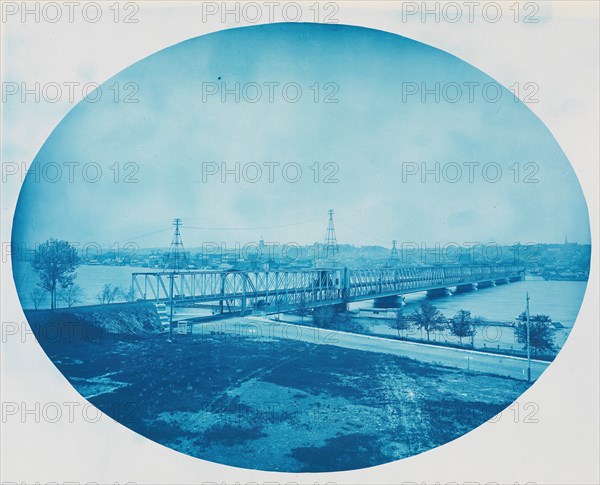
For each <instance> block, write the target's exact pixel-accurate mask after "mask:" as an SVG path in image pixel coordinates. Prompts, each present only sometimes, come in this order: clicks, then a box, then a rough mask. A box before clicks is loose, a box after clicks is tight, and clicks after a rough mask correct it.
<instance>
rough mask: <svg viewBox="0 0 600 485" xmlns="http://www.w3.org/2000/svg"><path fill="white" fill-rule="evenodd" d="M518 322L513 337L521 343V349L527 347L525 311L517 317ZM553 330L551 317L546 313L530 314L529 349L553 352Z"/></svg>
mask: <svg viewBox="0 0 600 485" xmlns="http://www.w3.org/2000/svg"><path fill="white" fill-rule="evenodd" d="M517 320H518V323H517V325H516V326H515V337H516V338H517V342H519V343H520V344H523V349H527V316H526V314H525V312H523V313H521V314H520V315H519V316H518V317H517ZM554 332H555V329H554V327H553V326H552V319H551V318H550V316H548V315H531V316H530V317H529V343H530V345H531V350H533V351H534V352H536V353H538V352H540V351H543V350H546V351H549V352H555V351H556V348H555V346H554Z"/></svg>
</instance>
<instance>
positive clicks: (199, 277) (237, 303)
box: [132, 265, 525, 314]
mask: <svg viewBox="0 0 600 485" xmlns="http://www.w3.org/2000/svg"><path fill="white" fill-rule="evenodd" d="M524 271H525V268H524V267H522V266H514V265H513V266H510V265H491V266H421V267H396V268H375V269H349V268H345V267H344V268H324V269H303V270H288V269H286V270H273V271H236V270H224V271H218V270H190V271H179V272H168V271H163V272H141V273H133V275H132V287H133V290H134V295H135V298H136V299H137V300H150V301H156V302H167V301H170V299H171V293H170V288H171V278H172V279H173V282H172V286H173V295H172V296H173V302H174V303H175V304H176V305H181V306H184V305H202V304H206V305H209V306H211V308H213V309H214V310H215V311H216V312H218V313H233V312H237V313H242V314H245V313H246V312H247V311H248V310H250V309H252V310H259V311H264V312H266V313H277V312H281V311H288V310H299V309H301V308H305V309H308V308H315V307H319V306H328V305H336V304H340V303H348V302H353V301H361V300H368V299H372V298H381V297H387V296H394V295H402V294H406V293H415V292H419V291H429V290H435V289H443V288H449V287H464V286H468V285H475V284H483V283H488V284H493V283H494V282H496V281H498V282H508V281H514V280H516V279H522V278H523V274H524Z"/></svg>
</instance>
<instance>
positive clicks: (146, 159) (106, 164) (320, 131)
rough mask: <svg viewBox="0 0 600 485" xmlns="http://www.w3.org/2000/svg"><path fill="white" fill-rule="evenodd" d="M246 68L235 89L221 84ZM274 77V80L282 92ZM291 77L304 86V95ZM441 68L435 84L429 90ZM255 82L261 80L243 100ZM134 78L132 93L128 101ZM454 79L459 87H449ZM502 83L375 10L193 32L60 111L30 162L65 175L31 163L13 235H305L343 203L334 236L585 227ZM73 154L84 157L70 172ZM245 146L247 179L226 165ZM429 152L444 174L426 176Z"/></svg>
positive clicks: (200, 238)
mask: <svg viewBox="0 0 600 485" xmlns="http://www.w3.org/2000/svg"><path fill="white" fill-rule="evenodd" d="M127 83H132V84H129V85H128V84H127ZM236 83H239V86H240V94H241V97H240V100H239V102H236V99H235V96H234V95H233V94H229V95H227V96H226V97H225V99H224V102H223V98H222V96H221V95H222V92H223V90H224V89H229V90H234V91H235V86H236ZM269 83H278V84H270V85H271V86H273V98H272V102H271V100H270V99H269V91H268V86H269ZM287 83H296V84H295V86H300V88H301V90H302V93H301V95H299V100H298V101H297V102H290V99H291V98H294V97H296V96H297V93H298V92H297V91H296V89H295V88H294V87H293V86H291V87H290V88H288V91H286V92H285V93H284V92H283V90H282V86H284V85H286V84H287ZM315 83H318V84H315ZM328 83H329V84H328ZM436 83H439V86H440V87H439V88H438V89H437V91H438V92H439V93H440V100H439V102H437V100H436V99H435V95H434V94H430V95H428V96H427V97H426V98H425V102H423V99H422V97H421V96H420V92H421V91H422V90H423V89H424V88H426V89H433V90H434V91H436ZM451 83H453V84H451ZM465 83H472V84H470V85H471V86H474V87H473V93H474V94H473V97H472V98H470V96H469V91H468V86H469V84H465ZM489 83H491V86H490V88H489V89H488V91H487V92H486V93H487V98H486V97H485V96H484V95H483V92H482V89H483V86H485V85H488V84H489ZM257 85H258V86H259V87H260V89H261V92H262V93H261V94H262V96H261V97H260V99H258V100H257V101H256V102H250V101H248V100H249V99H251V98H254V97H255V96H256V94H257V90H256V86H257ZM111 86H112V87H113V89H111ZM114 86H118V87H119V100H118V102H115V98H114V95H115V89H114ZM127 86H129V87H127ZM133 86H135V87H137V92H135V94H133V95H132V98H131V99H135V100H138V102H137V103H125V102H123V100H124V98H123V96H124V95H126V94H130V93H132V92H133ZM455 86H459V88H460V89H461V96H460V97H459V99H458V101H456V102H450V101H449V100H454V99H455V98H456V97H457V96H458V91H456V89H455ZM497 87H498V84H496V83H495V82H494V80H493V79H491V78H490V77H488V76H487V75H485V74H484V73H482V72H481V71H479V70H478V69H476V68H474V67H472V66H471V65H469V64H467V63H465V62H463V61H461V60H460V59H458V58H456V57H454V56H452V55H450V54H448V53H446V52H443V51H441V50H438V49H435V48H433V47H429V46H427V45H425V44H422V43H419V42H416V41H413V40H410V39H407V38H404V37H401V36H398V35H393V34H389V33H384V32H381V31H376V30H371V29H365V28H358V27H349V26H342V25H321V24H290V23H288V24H271V25H262V26H256V27H244V28H238V29H232V30H226V31H221V32H217V33H214V34H210V35H205V36H202V37H197V38H194V39H190V40H188V41H185V42H181V43H179V44H176V45H175V46H172V47H169V48H167V49H164V50H161V51H159V52H157V53H156V54H153V55H151V56H149V57H147V58H145V59H143V60H141V61H139V62H137V63H135V64H133V65H132V66H131V67H129V68H127V69H125V70H124V71H122V72H121V73H119V74H117V75H116V76H115V77H113V78H112V79H110V80H108V81H107V82H106V83H105V84H104V85H103V89H102V95H101V98H100V100H99V101H98V102H94V103H92V102H89V101H85V100H84V101H82V102H81V103H79V104H78V105H77V106H76V107H75V108H74V109H73V110H72V111H71V112H70V113H69V114H68V115H67V116H66V117H65V118H64V119H63V121H62V122H61V123H60V124H59V125H58V126H57V127H56V128H55V129H54V131H53V132H52V134H51V135H50V136H49V138H48V139H47V141H46V143H45V144H44V145H43V146H42V148H41V150H40V151H39V153H38V155H37V156H36V158H35V160H34V162H33V165H34V166H37V167H38V169H39V170H40V173H44V166H45V165H46V164H58V165H60V166H61V167H62V170H63V176H62V177H60V180H58V181H57V182H55V183H53V182H52V181H51V180H50V179H51V177H52V174H53V173H54V172H53V171H52V170H51V169H50V168H49V169H48V170H49V171H48V172H47V173H48V174H49V177H47V179H46V180H44V177H43V176H42V177H41V178H38V179H37V180H36V177H35V174H30V175H29V176H28V178H27V179H26V181H25V184H24V185H23V188H22V190H21V194H20V196H19V201H18V205H17V209H16V213H15V224H14V227H13V231H14V232H13V241H14V242H20V241H25V242H27V244H28V245H33V244H35V243H36V242H41V241H43V240H45V239H47V238H48V237H55V238H60V239H67V240H69V241H76V242H79V243H80V244H86V243H90V242H95V243H98V244H100V245H102V246H109V245H111V244H113V243H114V242H120V243H126V242H133V243H135V244H137V245H138V246H140V247H151V246H168V244H169V242H170V239H171V232H172V226H171V221H172V219H173V218H175V217H180V218H181V219H182V220H183V228H182V233H183V239H184V243H185V245H186V246H188V247H196V246H200V245H202V243H206V242H219V243H221V242H225V243H226V244H228V245H230V246H233V245H234V244H235V243H240V244H242V245H243V244H245V243H247V242H249V241H258V240H259V239H260V238H263V239H265V240H266V241H268V242H277V243H280V244H283V243H289V242H296V243H299V244H311V243H313V242H315V241H316V242H322V241H323V238H324V235H325V229H326V224H327V211H328V209H334V210H335V222H336V229H337V237H338V241H339V242H340V243H350V244H356V245H373V244H378V245H389V244H390V241H391V240H392V239H396V240H398V241H401V242H418V243H421V242H425V243H427V244H430V245H433V244H435V243H441V244H445V243H448V242H459V243H466V242H469V243H471V242H480V243H488V242H497V243H500V244H511V243H515V242H522V243H526V242H542V243H543V242H562V241H563V240H564V238H565V236H568V238H569V240H570V241H573V242H575V241H576V242H580V243H588V242H589V240H590V234H589V222H588V214H587V208H586V205H585V199H584V197H583V193H582V191H581V188H580V186H579V182H578V180H577V178H576V176H575V174H574V172H573V170H572V168H571V165H570V164H569V161H568V160H567V158H566V157H565V155H564V154H563V152H562V150H561V149H560V147H559V145H558V144H557V142H556V140H555V139H554V138H553V136H552V134H551V133H550V132H549V131H548V129H547V128H546V127H545V125H544V124H543V123H542V122H541V121H540V120H539V119H538V118H537V117H536V116H535V115H534V114H533V113H532V112H531V111H530V110H529V108H527V107H526V106H525V105H524V104H523V103H521V102H519V101H517V100H516V98H515V97H514V96H513V95H512V94H511V93H510V91H508V90H506V89H503V90H502V91H497ZM214 89H218V92H217V93H216V94H215V95H208V94H207V92H208V91H207V90H214ZM409 89H418V90H419V92H418V93H417V94H415V95H407V92H408V90H409ZM444 89H446V90H444ZM315 92H318V95H319V96H318V99H316V98H315ZM244 94H245V96H244ZM284 94H286V95H287V96H288V98H287V100H286V98H285V97H284ZM328 95H329V96H330V97H329V98H328V99H329V100H335V101H337V102H331V103H326V102H324V101H325V99H326V96H328ZM498 95H501V99H500V100H499V101H497V102H491V99H494V98H496V97H497V96H498ZM65 163H67V164H68V163H79V165H77V166H75V168H74V177H73V181H72V182H71V180H69V177H67V176H66V175H65V174H66V172H67V170H68V166H67V165H65ZM237 163H239V171H238V172H239V176H240V177H239V181H236V179H235V174H234V173H229V174H228V175H227V176H226V177H225V180H223V179H222V176H221V175H222V174H221V170H222V169H223V168H226V169H229V170H233V171H234V172H236V167H237V165H236V164H237ZM436 163H439V165H437V167H439V169H438V170H436ZM86 164H88V165H86ZM90 164H91V165H93V166H91V165H90ZM276 164H278V165H276ZM87 166H90V169H89V171H88V172H85V173H84V172H83V167H87ZM97 166H100V167H101V170H102V175H101V176H100V177H99V180H98V181H97V182H92V181H91V180H93V178H94V177H95V174H96V171H95V170H94V167H97ZM257 166H258V167H260V168H261V170H262V173H261V176H260V177H259V176H258V173H257V171H256V167H257ZM298 166H299V167H300V168H301V170H302V173H301V174H299V173H298V172H297V171H296V168H295V167H298ZM115 167H118V168H119V172H118V180H116V168H115ZM269 167H271V168H272V172H271V173H270V172H269ZM284 167H288V168H287V169H286V170H284ZM311 167H312V169H311ZM316 167H318V169H319V171H318V179H315V177H316ZM456 167H459V168H460V169H461V170H462V175H461V176H458V172H457V171H456ZM469 167H473V172H472V178H471V177H470V173H469ZM484 167H487V169H485V170H484ZM497 167H499V168H500V169H501V173H499V172H497V171H496V168H497ZM423 168H428V169H430V170H431V169H433V170H434V172H436V171H437V172H438V173H439V175H440V179H439V181H436V180H435V173H430V174H429V175H427V176H426V178H425V181H423V180H422V177H421V175H422V169H423ZM517 168H518V175H517ZM216 169H218V172H217V173H215V174H212V172H213V171H214V170H216ZM408 170H412V171H414V170H418V172H417V173H415V174H412V175H411V174H407V171H408ZM445 170H446V172H444V171H445ZM134 171H135V173H134V174H133V175H132V173H133V172H134ZM333 172H335V173H334V174H332V173H333ZM444 173H446V175H447V176H448V177H450V178H452V179H454V180H456V181H454V182H453V181H451V180H449V179H448V178H446V179H444V177H443V176H442V175H443V174H444ZM328 174H329V175H330V177H329V179H327V182H330V183H326V176H327V175H328ZM127 175H130V176H131V177H130V179H129V180H131V181H134V183H126V182H125V178H126V176H127ZM244 175H245V176H244ZM528 175H529V178H527V176H528ZM271 176H272V178H271ZM86 177H87V180H86ZM486 177H487V178H486ZM515 177H517V178H515ZM294 178H297V179H298V180H294ZM493 179H497V180H495V181H493ZM526 180H529V181H530V182H533V183H526Z"/></svg>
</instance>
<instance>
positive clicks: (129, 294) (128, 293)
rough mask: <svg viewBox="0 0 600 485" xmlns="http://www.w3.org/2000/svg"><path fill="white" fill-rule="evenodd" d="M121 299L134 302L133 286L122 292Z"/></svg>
mask: <svg viewBox="0 0 600 485" xmlns="http://www.w3.org/2000/svg"><path fill="white" fill-rule="evenodd" d="M123 298H124V299H125V301H127V302H132V301H135V290H134V289H133V286H130V287H129V290H127V291H124V292H123Z"/></svg>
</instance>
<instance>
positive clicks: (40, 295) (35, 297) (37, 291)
mask: <svg viewBox="0 0 600 485" xmlns="http://www.w3.org/2000/svg"><path fill="white" fill-rule="evenodd" d="M29 298H30V299H31V302H32V303H33V308H35V309H36V310H37V309H38V308H39V307H40V304H41V303H42V301H44V299H45V298H46V292H45V291H44V290H42V289H41V288H40V287H39V286H38V287H36V288H34V289H33V290H31V291H30V292H29Z"/></svg>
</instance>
